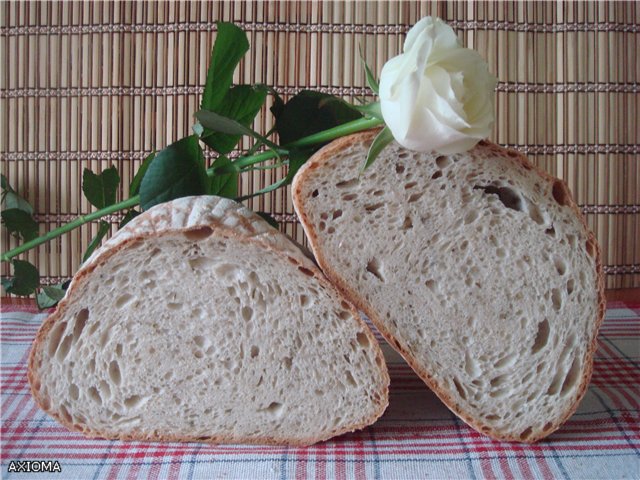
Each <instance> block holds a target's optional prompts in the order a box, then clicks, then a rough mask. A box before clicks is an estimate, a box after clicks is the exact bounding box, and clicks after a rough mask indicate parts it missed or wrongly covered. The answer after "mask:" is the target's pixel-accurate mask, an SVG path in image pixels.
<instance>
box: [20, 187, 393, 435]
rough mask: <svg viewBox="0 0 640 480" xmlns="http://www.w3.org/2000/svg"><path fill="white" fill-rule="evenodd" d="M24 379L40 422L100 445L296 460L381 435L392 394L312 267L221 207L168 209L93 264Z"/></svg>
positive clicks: (377, 357)
mask: <svg viewBox="0 0 640 480" xmlns="http://www.w3.org/2000/svg"><path fill="white" fill-rule="evenodd" d="M28 376H29V381H30V383H31V389H32V393H33V396H34V398H35V399H36V401H37V403H38V404H39V405H40V406H41V407H42V408H43V409H44V410H45V411H47V412H48V413H49V414H51V415H52V416H53V417H55V418H56V419H57V420H58V421H60V422H61V423H62V424H64V425H65V426H67V427H68V428H70V429H73V430H78V431H82V432H84V433H85V434H87V435H88V436H91V437H104V438H113V439H133V440H171V441H201V442H212V443H219V442H229V443H230V442H234V443H235V442H240V443H267V444H291V445H306V444H312V443H314V442H318V441H321V440H325V439H327V438H330V437H332V436H334V435H339V434H341V433H343V432H348V431H353V430H355V429H359V428H363V427H365V426H367V425H369V424H371V423H373V422H374V421H375V420H376V419H377V418H378V417H379V416H380V415H381V414H382V412H383V411H384V409H385V408H386V406H387V403H388V383H389V377H388V374H387V371H386V366H385V363H384V359H383V356H382V353H381V351H380V348H379V346H378V344H377V343H376V340H375V339H374V337H373V336H372V333H371V332H370V330H369V329H368V328H367V326H366V325H365V324H364V323H363V322H362V320H361V318H360V317H359V316H358V312H357V311H356V310H355V309H354V308H353V307H352V305H351V304H350V303H348V302H347V301H345V299H344V298H343V297H342V296H341V295H340V294H339V293H338V291H337V290H336V289H335V288H334V287H333V286H332V285H331V284H330V283H329V282H328V281H327V280H326V279H325V278H324V277H323V276H322V273H321V272H320V271H319V270H318V269H317V267H315V265H314V264H313V263H312V262H311V261H310V260H309V259H308V258H306V257H305V256H304V255H303V254H302V253H301V252H300V250H299V249H298V248H297V247H296V246H295V245H294V244H293V243H292V242H291V241H290V240H289V239H288V238H287V237H285V236H284V235H283V234H281V233H279V232H278V231H277V230H275V229H273V228H272V227H270V226H269V225H268V224H267V223H266V222H265V221H263V220H262V219H261V218H260V217H258V216H257V215H255V214H254V213H252V212H251V211H250V210H248V209H246V208H245V207H243V206H241V205H240V204H238V203H235V202H233V201H230V200H227V199H221V198H217V197H189V198H182V199H179V200H175V201H173V202H170V203H165V204H162V205H158V206H156V207H154V208H152V209H150V210H149V211H147V212H145V213H143V214H142V215H140V216H139V217H137V218H135V219H134V220H133V221H131V222H130V223H129V224H128V225H126V226H125V227H124V228H123V229H121V230H120V231H118V232H117V233H116V234H115V235H114V236H113V237H112V238H111V239H110V240H109V241H108V242H106V243H105V245H104V246H103V247H102V248H100V249H99V250H98V251H96V252H95V253H94V254H93V255H92V256H91V258H90V259H89V260H88V261H87V262H86V263H85V264H84V265H83V266H82V268H81V269H80V270H79V271H78V273H77V275H76V276H75V278H74V279H73V282H72V283H71V286H70V287H69V290H68V292H67V295H66V297H65V298H64V300H63V301H62V302H61V303H60V305H59V306H58V308H57V310H56V311H55V313H53V314H52V315H51V316H49V317H48V318H47V319H46V321H45V322H44V324H43V325H42V328H41V329H40V331H39V333H38V335H37V338H36V340H35V343H34V346H33V349H32V351H31V356H30V359H29V373H28Z"/></svg>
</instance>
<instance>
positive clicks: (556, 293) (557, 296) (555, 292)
mask: <svg viewBox="0 0 640 480" xmlns="http://www.w3.org/2000/svg"><path fill="white" fill-rule="evenodd" d="M551 302H552V303H553V309H554V310H555V311H556V312H559V311H560V309H561V308H562V292H560V290H559V289H557V288H553V289H552V290H551Z"/></svg>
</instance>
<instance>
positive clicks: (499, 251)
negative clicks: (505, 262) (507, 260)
mask: <svg viewBox="0 0 640 480" xmlns="http://www.w3.org/2000/svg"><path fill="white" fill-rule="evenodd" d="M496 256H497V257H498V258H504V257H506V256H507V253H506V252H505V250H504V248H496Z"/></svg>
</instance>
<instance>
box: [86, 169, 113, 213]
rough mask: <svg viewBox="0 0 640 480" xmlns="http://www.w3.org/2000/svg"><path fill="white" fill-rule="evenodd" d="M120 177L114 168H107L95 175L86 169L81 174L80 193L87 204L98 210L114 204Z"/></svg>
mask: <svg viewBox="0 0 640 480" xmlns="http://www.w3.org/2000/svg"><path fill="white" fill-rule="evenodd" d="M119 183H120V175H118V170H117V169H116V167H113V166H111V167H109V168H107V169H106V170H103V171H102V173H100V175H96V174H95V173H93V172H92V171H91V170H89V169H88V168H85V169H84V171H83V173H82V191H83V192H84V196H85V197H87V200H89V203H90V204H91V205H93V206H94V207H96V208H98V209H100V208H104V207H108V206H109V205H113V204H114V203H116V192H117V190H118V184H119Z"/></svg>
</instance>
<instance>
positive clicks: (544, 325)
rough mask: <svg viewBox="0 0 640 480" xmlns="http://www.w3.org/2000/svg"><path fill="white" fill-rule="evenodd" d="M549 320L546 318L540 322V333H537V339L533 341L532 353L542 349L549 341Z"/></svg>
mask: <svg viewBox="0 0 640 480" xmlns="http://www.w3.org/2000/svg"><path fill="white" fill-rule="evenodd" d="M549 332H550V329H549V320H547V319H546V318H545V319H544V320H543V321H542V322H540V323H539V324H538V333H536V339H535V341H534V342H533V347H532V348H531V353H538V352H539V351H540V350H542V349H543V348H544V347H545V345H546V344H547V342H548V341H549Z"/></svg>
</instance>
